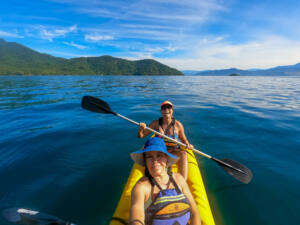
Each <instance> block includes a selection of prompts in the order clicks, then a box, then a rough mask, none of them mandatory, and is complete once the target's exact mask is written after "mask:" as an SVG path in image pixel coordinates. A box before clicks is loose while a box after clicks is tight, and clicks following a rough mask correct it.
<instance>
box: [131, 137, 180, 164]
mask: <svg viewBox="0 0 300 225" xmlns="http://www.w3.org/2000/svg"><path fill="white" fill-rule="evenodd" d="M151 151H159V152H163V153H165V154H166V155H167V156H168V165H169V166H170V165H172V164H174V163H176V162H177V160H178V157H177V156H175V155H172V154H171V153H169V152H168V151H167V147H166V144H165V142H164V141H163V139H161V138H159V137H153V138H150V139H148V140H147V141H146V143H145V145H144V148H143V149H141V150H139V151H136V152H132V153H131V154H130V156H131V158H132V159H133V161H134V162H136V163H137V164H139V165H141V166H145V162H144V154H143V153H145V152H151Z"/></svg>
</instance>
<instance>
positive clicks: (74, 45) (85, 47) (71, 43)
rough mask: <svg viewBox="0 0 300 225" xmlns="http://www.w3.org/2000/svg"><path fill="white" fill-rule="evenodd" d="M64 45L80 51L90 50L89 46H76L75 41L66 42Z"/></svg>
mask: <svg viewBox="0 0 300 225" xmlns="http://www.w3.org/2000/svg"><path fill="white" fill-rule="evenodd" d="M64 44H66V45H69V46H72V47H75V48H78V49H87V48H88V47H87V46H84V45H79V44H75V43H74V42H73V41H72V42H66V41H65V42H64Z"/></svg>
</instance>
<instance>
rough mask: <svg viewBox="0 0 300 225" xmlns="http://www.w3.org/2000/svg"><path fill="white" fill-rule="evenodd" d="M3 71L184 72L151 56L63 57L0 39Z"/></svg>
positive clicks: (99, 73)
mask: <svg viewBox="0 0 300 225" xmlns="http://www.w3.org/2000/svg"><path fill="white" fill-rule="evenodd" d="M0 74H1V75H14V74H24V75H28V74H30V75H31V74H32V75H183V74H182V73H181V72H180V71H178V70H176V69H173V68H170V67H168V66H166V65H164V64H161V63H159V62H157V61H155V60H152V59H144V60H136V61H131V60H125V59H120V58H115V57H112V56H100V57H80V58H72V59H64V58H59V57H54V56H51V55H48V54H41V53H39V52H37V51H34V50H32V49H30V48H27V47H25V46H23V45H21V44H18V43H15V42H6V41H5V40H3V39H0Z"/></svg>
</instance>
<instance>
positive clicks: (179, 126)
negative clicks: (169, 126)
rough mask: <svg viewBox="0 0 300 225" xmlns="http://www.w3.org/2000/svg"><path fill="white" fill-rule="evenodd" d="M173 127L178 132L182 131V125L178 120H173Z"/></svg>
mask: <svg viewBox="0 0 300 225" xmlns="http://www.w3.org/2000/svg"><path fill="white" fill-rule="evenodd" d="M175 126H176V127H177V128H178V130H181V129H183V125H182V123H181V122H180V121H178V120H175Z"/></svg>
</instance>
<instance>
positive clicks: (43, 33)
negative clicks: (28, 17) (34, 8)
mask: <svg viewBox="0 0 300 225" xmlns="http://www.w3.org/2000/svg"><path fill="white" fill-rule="evenodd" d="M38 30H39V36H40V37H41V38H42V39H46V40H48V41H53V39H54V38H57V37H64V36H66V35H67V34H68V33H71V32H76V31H77V25H73V26H71V27H67V28H55V29H53V28H52V29H46V28H45V27H44V26H39V27H38Z"/></svg>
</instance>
